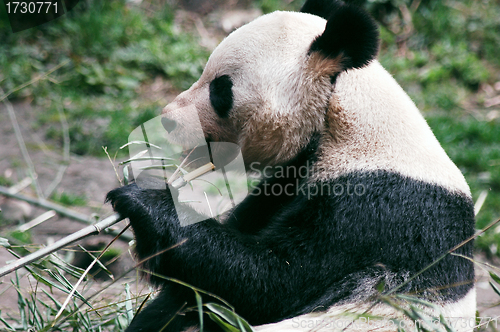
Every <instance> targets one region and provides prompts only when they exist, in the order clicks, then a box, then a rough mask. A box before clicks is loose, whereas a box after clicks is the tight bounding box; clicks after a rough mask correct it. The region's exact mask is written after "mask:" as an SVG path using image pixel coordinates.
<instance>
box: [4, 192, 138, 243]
mask: <svg viewBox="0 0 500 332" xmlns="http://www.w3.org/2000/svg"><path fill="white" fill-rule="evenodd" d="M0 195H4V196H7V197H11V198H15V199H18V200H21V201H25V202H28V203H30V204H33V205H36V206H40V207H42V208H44V209H47V210H54V211H56V212H57V213H58V214H60V215H61V216H64V217H67V218H70V219H73V220H76V221H79V222H81V223H84V224H87V225H88V224H91V223H92V222H91V220H92V218H91V217H89V216H87V215H86V214H83V213H79V212H76V211H73V210H71V209H68V208H66V207H64V206H61V205H59V204H56V203H52V202H49V201H47V200H45V199H37V198H31V197H28V196H24V195H21V194H13V193H11V192H9V189H8V188H6V187H3V186H0ZM109 232H110V233H111V234H112V235H116V234H118V232H117V231H116V230H113V229H112V230H110V231H109ZM122 239H123V240H125V241H130V240H132V239H133V237H132V236H130V235H128V234H124V235H123V236H122Z"/></svg>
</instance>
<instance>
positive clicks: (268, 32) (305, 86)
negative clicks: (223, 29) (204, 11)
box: [162, 1, 378, 165]
mask: <svg viewBox="0 0 500 332" xmlns="http://www.w3.org/2000/svg"><path fill="white" fill-rule="evenodd" d="M320 16H321V17H320ZM323 17H325V18H327V20H325V19H324V18H323ZM377 51H378V31H377V27H376V24H375V23H374V21H373V20H372V19H371V18H370V17H369V16H368V14H366V13H365V12H364V11H362V10H361V9H359V8H357V7H353V6H349V5H345V4H342V3H339V2H333V1H332V2H331V3H329V4H328V5H326V6H322V5H321V1H320V2H319V3H318V2H307V3H306V4H305V5H304V7H303V9H302V12H300V13H296V12H274V13H271V14H267V15H264V16H261V17H260V18H258V19H256V20H255V21H253V22H251V23H249V24H247V25H245V26H243V27H241V28H239V29H238V30H236V31H234V32H233V33H231V34H230V35H229V36H228V37H227V38H226V39H224V40H223V41H222V42H221V44H220V45H219V46H218V47H217V48H216V49H215V50H214V52H213V53H212V55H211V56H210V58H209V60H208V63H207V65H206V67H205V69H204V71H203V74H202V75H201V77H200V79H199V80H198V81H197V82H196V83H194V84H193V86H191V88H190V89H189V90H187V91H185V92H183V93H181V94H180V95H179V96H178V97H177V98H176V99H175V100H174V101H173V102H172V103H170V104H169V105H167V106H166V107H165V108H164V110H163V119H162V122H163V124H164V127H165V128H166V129H167V131H170V130H172V129H174V128H176V129H181V130H186V131H189V126H190V124H192V123H193V119H192V117H193V116H197V117H198V118H199V120H200V123H201V126H202V128H203V132H204V136H205V139H206V140H207V141H208V142H210V141H216V142H232V143H236V144H237V145H238V146H239V147H240V148H241V150H242V154H243V157H244V160H245V162H246V163H248V162H258V163H262V164H263V165H278V164H283V163H286V162H287V161H289V160H291V159H293V158H294V157H295V156H296V155H297V154H298V153H299V152H300V151H301V150H302V149H304V148H305V147H306V146H307V144H308V143H309V141H310V139H311V137H312V136H313V135H314V134H316V133H320V132H322V130H323V127H324V123H325V117H326V112H327V110H328V107H329V101H330V98H331V96H332V92H333V89H334V81H335V78H336V77H337V75H338V74H340V73H342V72H344V71H347V70H350V69H353V68H361V67H363V66H365V65H367V64H368V63H369V62H370V61H371V60H372V59H374V58H375V56H376V54H377ZM188 110H195V112H189V111H188ZM186 137H187V136H186Z"/></svg>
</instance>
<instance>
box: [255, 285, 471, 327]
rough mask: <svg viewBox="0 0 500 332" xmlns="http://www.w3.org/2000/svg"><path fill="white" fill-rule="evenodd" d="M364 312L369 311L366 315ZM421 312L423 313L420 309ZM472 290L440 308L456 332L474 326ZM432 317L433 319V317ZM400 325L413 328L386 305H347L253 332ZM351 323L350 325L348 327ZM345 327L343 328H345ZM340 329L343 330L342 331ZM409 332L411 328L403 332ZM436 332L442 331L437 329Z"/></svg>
mask: <svg viewBox="0 0 500 332" xmlns="http://www.w3.org/2000/svg"><path fill="white" fill-rule="evenodd" d="M368 309H370V310H369V311H368ZM421 310H424V309H422V308H421ZM367 311H368V313H369V314H370V316H371V317H372V318H370V320H368V319H367V318H366V317H364V318H359V317H357V316H356V314H362V313H366V312H367ZM475 312H476V289H475V288H473V289H471V290H470V291H469V293H468V294H467V295H466V296H465V297H464V298H463V299H461V300H460V301H458V302H453V303H445V304H442V307H441V308H440V312H439V313H440V314H442V316H443V317H445V318H446V319H447V320H448V323H449V324H450V326H451V327H453V328H454V329H455V330H456V331H457V332H472V330H473V329H474V326H475ZM439 313H436V312H432V311H427V314H428V315H429V317H431V316H432V317H436V315H438V314H439ZM433 315H434V316H433ZM391 318H394V319H398V320H399V321H401V323H398V324H401V326H403V327H404V326H406V327H413V326H414V322H412V321H410V320H408V318H407V317H405V316H403V314H402V313H401V312H398V311H395V310H394V309H393V308H391V307H389V306H387V305H382V304H380V305H377V306H376V307H374V308H371V306H370V305H369V304H357V305H356V304H349V305H344V306H333V307H331V308H330V309H329V310H328V311H327V312H326V313H310V314H306V315H302V316H299V317H294V318H291V319H287V320H284V321H281V322H278V323H274V324H266V325H261V326H256V327H255V328H254V329H255V331H257V332H312V331H314V332H327V331H328V332H333V331H336V332H337V331H338V332H341V331H345V332H353V331H372V330H373V331H377V332H389V331H391V332H394V331H396V328H395V325H394V323H393V322H391V321H389V319H391ZM351 323H352V324H351ZM346 327H347V328H346ZM344 328H346V329H345V330H344ZM411 330H413V329H412V328H409V329H407V331H411ZM439 330H440V331H443V332H444V331H445V329H444V327H442V326H440V328H439Z"/></svg>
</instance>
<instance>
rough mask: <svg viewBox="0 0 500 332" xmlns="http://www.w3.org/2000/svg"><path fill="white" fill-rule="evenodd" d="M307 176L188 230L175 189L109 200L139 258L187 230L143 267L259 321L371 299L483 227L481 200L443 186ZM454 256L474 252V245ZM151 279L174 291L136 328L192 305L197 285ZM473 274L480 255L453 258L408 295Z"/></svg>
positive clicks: (448, 291) (460, 291) (461, 290)
mask: <svg viewBox="0 0 500 332" xmlns="http://www.w3.org/2000/svg"><path fill="white" fill-rule="evenodd" d="M311 158H312V157H311V155H310V154H302V157H299V158H297V159H296V160H295V161H293V163H292V164H291V166H293V167H300V166H303V165H308V160H309V161H310V160H311ZM309 165H310V164H309ZM304 180H305V179H301V178H298V177H295V176H290V177H287V178H268V179H265V180H263V182H262V183H261V184H260V185H259V186H258V187H257V188H256V189H255V191H254V192H253V194H252V195H250V196H249V197H247V199H246V200H245V201H243V202H242V203H241V204H240V205H239V206H237V207H236V209H235V210H234V211H232V213H231V215H230V217H229V220H228V221H227V223H226V224H225V225H221V224H219V223H217V222H216V221H215V220H212V219H208V220H205V221H203V222H200V223H196V224H193V225H190V226H187V227H180V226H179V224H178V218H177V215H176V213H175V210H174V207H173V203H172V201H171V198H170V194H169V193H167V192H166V191H162V190H146V189H140V188H138V187H137V186H135V185H130V186H127V187H122V188H119V189H115V190H113V191H111V192H110V193H109V194H108V200H109V201H111V202H112V204H113V206H114V208H115V210H116V211H117V212H118V213H120V215H121V216H124V217H128V218H129V219H130V221H131V223H132V227H133V228H134V231H135V235H136V240H137V248H136V250H137V252H138V254H139V256H140V257H141V258H144V257H147V256H149V255H151V254H154V253H155V252H158V251H159V250H162V249H165V248H167V247H169V246H171V245H173V244H175V243H177V242H179V241H181V240H183V239H187V242H186V243H184V244H183V245H181V246H179V247H177V248H175V249H172V250H170V251H168V252H165V253H164V254H162V255H161V256H158V257H156V258H154V259H152V260H150V261H149V262H148V264H147V265H146V268H148V269H150V270H152V271H154V272H156V273H159V274H162V275H166V276H169V277H174V278H177V279H180V280H183V281H185V282H187V283H189V284H191V285H194V286H197V287H199V288H202V289H204V290H207V291H210V292H212V293H214V294H217V295H219V296H221V297H222V298H224V299H225V300H227V301H228V302H229V303H231V304H232V305H234V306H235V309H236V311H237V312H238V313H239V314H241V315H242V316H243V317H245V318H246V319H248V320H249V322H250V323H251V324H264V323H270V322H276V321H279V320H282V319H285V318H290V317H294V316H296V315H300V314H304V313H308V312H311V311H315V310H325V309H326V308H328V307H329V306H331V305H333V304H335V303H337V304H338V303H343V302H346V301H349V300H354V299H357V300H362V299H367V298H368V297H370V296H374V295H375V294H376V293H377V292H376V290H375V289H376V285H377V284H380V283H383V284H384V285H385V288H386V290H387V289H389V288H391V287H394V286H397V285H399V284H401V283H402V282H404V281H406V280H408V278H409V277H411V276H413V275H414V274H415V273H417V272H418V271H420V270H421V269H423V268H424V267H426V266H427V265H429V264H430V263H432V262H433V261H434V260H435V259H437V258H438V257H439V256H440V255H441V254H443V253H444V252H446V251H447V250H449V249H451V248H452V247H454V246H455V245H456V244H458V243H460V242H461V241H463V240H465V239H467V238H468V237H469V236H471V235H473V234H474V213H473V204H472V201H471V200H470V199H469V198H467V197H465V196H462V195H458V194H452V193H450V192H449V191H447V190H446V189H443V188H441V187H439V186H436V185H432V184H428V183H424V182H421V181H417V180H413V179H411V178H408V177H404V176H401V175H399V174H396V173H391V172H388V171H379V172H366V173H356V172H355V173H352V174H348V175H345V176H343V177H340V178H338V179H335V180H331V181H329V182H324V183H317V184H315V185H314V186H312V187H311V186H309V187H308V186H306V185H305V181H304ZM276 183H278V184H279V185H280V186H284V185H287V184H290V186H289V187H288V188H289V190H290V191H291V192H293V195H278V196H276V195H273V194H272V191H271V188H272V185H273V184H276ZM341 187H342V188H344V192H343V193H342V194H339V193H340V188H341ZM266 188H267V191H266ZM361 188H363V191H362V190H361ZM321 190H323V191H321ZM328 190H329V192H328ZM361 191H362V193H361ZM258 193H260V195H257V194H258ZM266 193H267V194H266ZM315 193H316V194H315ZM328 193H329V194H328ZM456 253H459V254H461V255H465V256H467V257H472V243H468V244H466V245H465V246H463V247H461V248H459V249H458V250H457V251H456ZM152 280H153V282H156V284H158V285H163V289H164V291H163V292H164V293H168V294H169V296H168V297H167V296H166V295H161V296H160V297H159V298H158V299H157V300H155V302H153V303H152V304H151V305H149V306H148V307H147V308H146V311H145V312H144V313H141V314H139V315H138V316H137V317H136V319H135V320H134V323H133V324H132V326H131V327H130V328H129V330H128V331H139V329H138V328H137V327H139V326H141V327H143V329H142V330H141V331H156V330H159V329H160V328H161V327H162V326H163V325H164V324H165V323H166V322H167V321H168V320H169V319H170V317H172V315H173V314H174V313H175V312H176V311H177V310H178V309H179V307H181V306H182V304H183V303H184V302H187V303H188V305H191V306H194V294H192V292H191V291H190V290H186V289H184V290H182V289H180V288H179V286H174V288H173V290H171V287H172V286H171V285H170V284H168V283H166V282H165V281H163V280H161V279H158V278H152ZM473 280H474V270H473V264H472V263H471V262H470V261H469V260H467V259H465V258H462V257H458V256H453V255H448V256H447V257H446V258H445V259H443V260H442V261H441V262H439V263H438V264H436V265H435V266H434V267H432V268H431V269H429V270H428V271H426V272H425V273H423V274H421V275H420V276H419V277H417V278H416V279H414V280H412V281H411V282H409V283H408V284H407V285H406V286H404V287H403V288H402V289H401V290H400V292H412V293H416V294H418V295H420V296H421V297H423V298H428V299H439V300H457V299H459V298H461V297H463V296H464V295H465V294H466V293H467V292H468V290H470V289H471V287H472V285H473ZM164 293H162V294H164ZM159 312H161V313H162V315H159V316H161V317H158V316H155V317H156V318H155V319H156V320H155V323H152V322H151V321H152V320H153V319H152V317H153V315H154V314H153V313H159ZM196 321H197V316H196V315H192V316H189V314H188V315H187V316H184V315H183V316H180V317H178V318H176V319H175V320H174V321H173V322H172V323H171V324H172V325H169V328H167V329H165V331H175V332H178V331H182V329H181V328H185V327H187V326H190V325H192V324H195V323H196ZM148 324H149V325H148ZM144 326H151V328H144ZM212 329H213V328H212ZM215 330H216V329H215Z"/></svg>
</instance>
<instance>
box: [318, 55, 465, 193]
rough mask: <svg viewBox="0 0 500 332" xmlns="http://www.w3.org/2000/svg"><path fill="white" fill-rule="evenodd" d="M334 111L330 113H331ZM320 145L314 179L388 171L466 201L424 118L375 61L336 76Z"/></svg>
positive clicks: (462, 184) (453, 169) (461, 183)
mask: <svg viewBox="0 0 500 332" xmlns="http://www.w3.org/2000/svg"><path fill="white" fill-rule="evenodd" d="M332 108H333V109H332ZM329 119H330V120H329V121H330V122H334V123H335V124H334V127H333V128H330V129H329V134H330V135H327V136H326V137H325V140H324V142H323V143H324V144H321V147H322V153H320V155H321V156H322V159H321V160H320V161H319V162H318V166H319V167H321V168H324V169H326V170H327V171H326V172H322V173H320V174H317V177H318V178H325V177H328V178H335V177H337V176H340V175H343V174H345V173H348V172H352V171H356V170H369V171H376V170H379V169H380V170H389V171H394V172H397V173H400V174H403V175H406V176H408V177H411V178H413V179H417V180H422V181H425V182H429V183H434V184H438V185H441V186H443V187H445V188H447V189H449V190H451V191H454V192H460V193H464V194H466V195H468V196H470V192H469V187H468V185H467V183H466V181H465V179H464V177H463V175H462V173H461V172H460V170H459V169H458V168H457V167H456V166H455V164H454V163H453V162H452V161H451V160H450V159H449V157H448V156H447V155H446V153H445V151H444V150H443V148H442V147H441V145H440V144H439V142H438V141H437V139H436V138H435V136H434V134H433V133H432V131H431V129H430V128H429V126H428V125H427V123H426V122H425V120H424V118H423V117H422V115H421V114H420V112H419V110H418V109H417V108H416V106H415V104H414V103H413V102H412V101H411V99H410V98H409V97H408V95H407V94H406V93H405V92H404V91H403V89H402V88H401V87H400V86H399V85H398V83H397V82H396V81H395V80H394V79H393V78H392V76H391V75H390V74H389V73H387V71H386V70H385V69H384V68H383V67H382V66H381V65H380V63H379V62H378V61H372V62H371V63H370V64H369V65H368V66H366V67H364V68H361V69H357V70H349V71H347V72H345V73H342V74H340V76H339V78H338V79H337V83H336V85H335V91H334V100H333V101H332V106H331V109H330V113H329Z"/></svg>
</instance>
